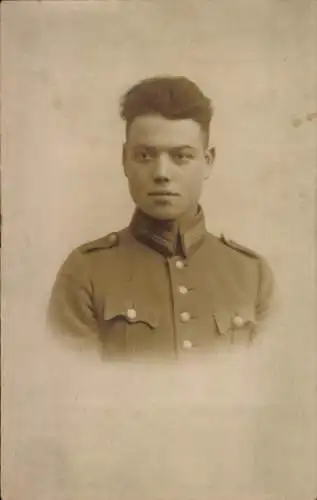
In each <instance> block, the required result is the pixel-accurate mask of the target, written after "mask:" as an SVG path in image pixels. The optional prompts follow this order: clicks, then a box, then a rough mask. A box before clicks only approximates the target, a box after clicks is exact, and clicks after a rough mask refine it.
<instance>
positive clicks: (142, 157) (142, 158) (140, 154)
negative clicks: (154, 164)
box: [134, 150, 153, 163]
mask: <svg viewBox="0 0 317 500" xmlns="http://www.w3.org/2000/svg"><path fill="white" fill-rule="evenodd" d="M134 158H135V159H136V160H137V161H139V162H141V163H146V162H149V161H151V160H152V159H153V155H152V154H151V153H150V152H149V151H145V150H142V151H136V153H135V155H134Z"/></svg>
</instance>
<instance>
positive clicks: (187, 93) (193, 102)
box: [120, 76, 213, 137]
mask: <svg viewBox="0 0 317 500" xmlns="http://www.w3.org/2000/svg"><path fill="white" fill-rule="evenodd" d="M150 114H159V115H161V116H163V117H164V118H167V119H170V120H182V119H192V120H194V121H195V122H197V123H198V124H199V125H200V127H201V129H202V131H203V132H204V133H206V134H207V137H208V136H209V127H210V121H211V119H212V116H213V106H212V102H211V100H210V99H209V98H208V97H207V96H205V95H204V94H203V92H202V91H201V89H200V88H199V87H198V85H197V84H196V83H194V82H193V81H192V80H189V79H188V78H186V77H184V76H155V77H152V78H146V79H144V80H141V81H140V82H138V83H137V84H135V85H133V87H131V88H130V89H129V90H128V91H127V92H126V93H125V94H124V95H123V97H122V98H121V102H120V116H121V118H122V119H123V120H125V122H126V130H127V132H128V129H129V126H130V125H131V123H132V121H133V120H134V119H135V118H136V117H138V116H143V115H150Z"/></svg>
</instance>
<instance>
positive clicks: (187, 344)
mask: <svg viewBox="0 0 317 500" xmlns="http://www.w3.org/2000/svg"><path fill="white" fill-rule="evenodd" d="M183 347H184V349H191V348H192V347H193V344H192V342H191V341H190V340H184V341H183Z"/></svg>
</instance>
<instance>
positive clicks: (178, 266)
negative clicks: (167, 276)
mask: <svg viewBox="0 0 317 500" xmlns="http://www.w3.org/2000/svg"><path fill="white" fill-rule="evenodd" d="M175 265H176V267H177V269H183V268H184V262H183V261H181V260H177V261H176V264H175Z"/></svg>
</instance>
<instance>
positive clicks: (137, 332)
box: [100, 295, 160, 353]
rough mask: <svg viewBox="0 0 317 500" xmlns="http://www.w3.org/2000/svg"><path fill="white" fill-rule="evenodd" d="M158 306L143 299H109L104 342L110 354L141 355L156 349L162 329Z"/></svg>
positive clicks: (106, 303)
mask: <svg viewBox="0 0 317 500" xmlns="http://www.w3.org/2000/svg"><path fill="white" fill-rule="evenodd" d="M159 323H160V321H159V314H158V311H157V309H156V307H155V304H154V303H153V304H150V303H149V301H145V300H144V299H143V300H142V298H137V299H133V300H132V299H129V298H127V297H125V296H124V295H122V296H121V295H117V296H116V295H109V296H107V297H106V299H105V303H104V310H103V315H102V318H101V325H100V326H101V328H100V330H101V341H102V344H103V346H104V348H105V349H106V351H107V352H108V353H112V352H122V353H125V352H137V351H147V350H150V349H151V348H153V343H154V339H155V337H156V336H155V332H156V330H157V328H158V327H159Z"/></svg>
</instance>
